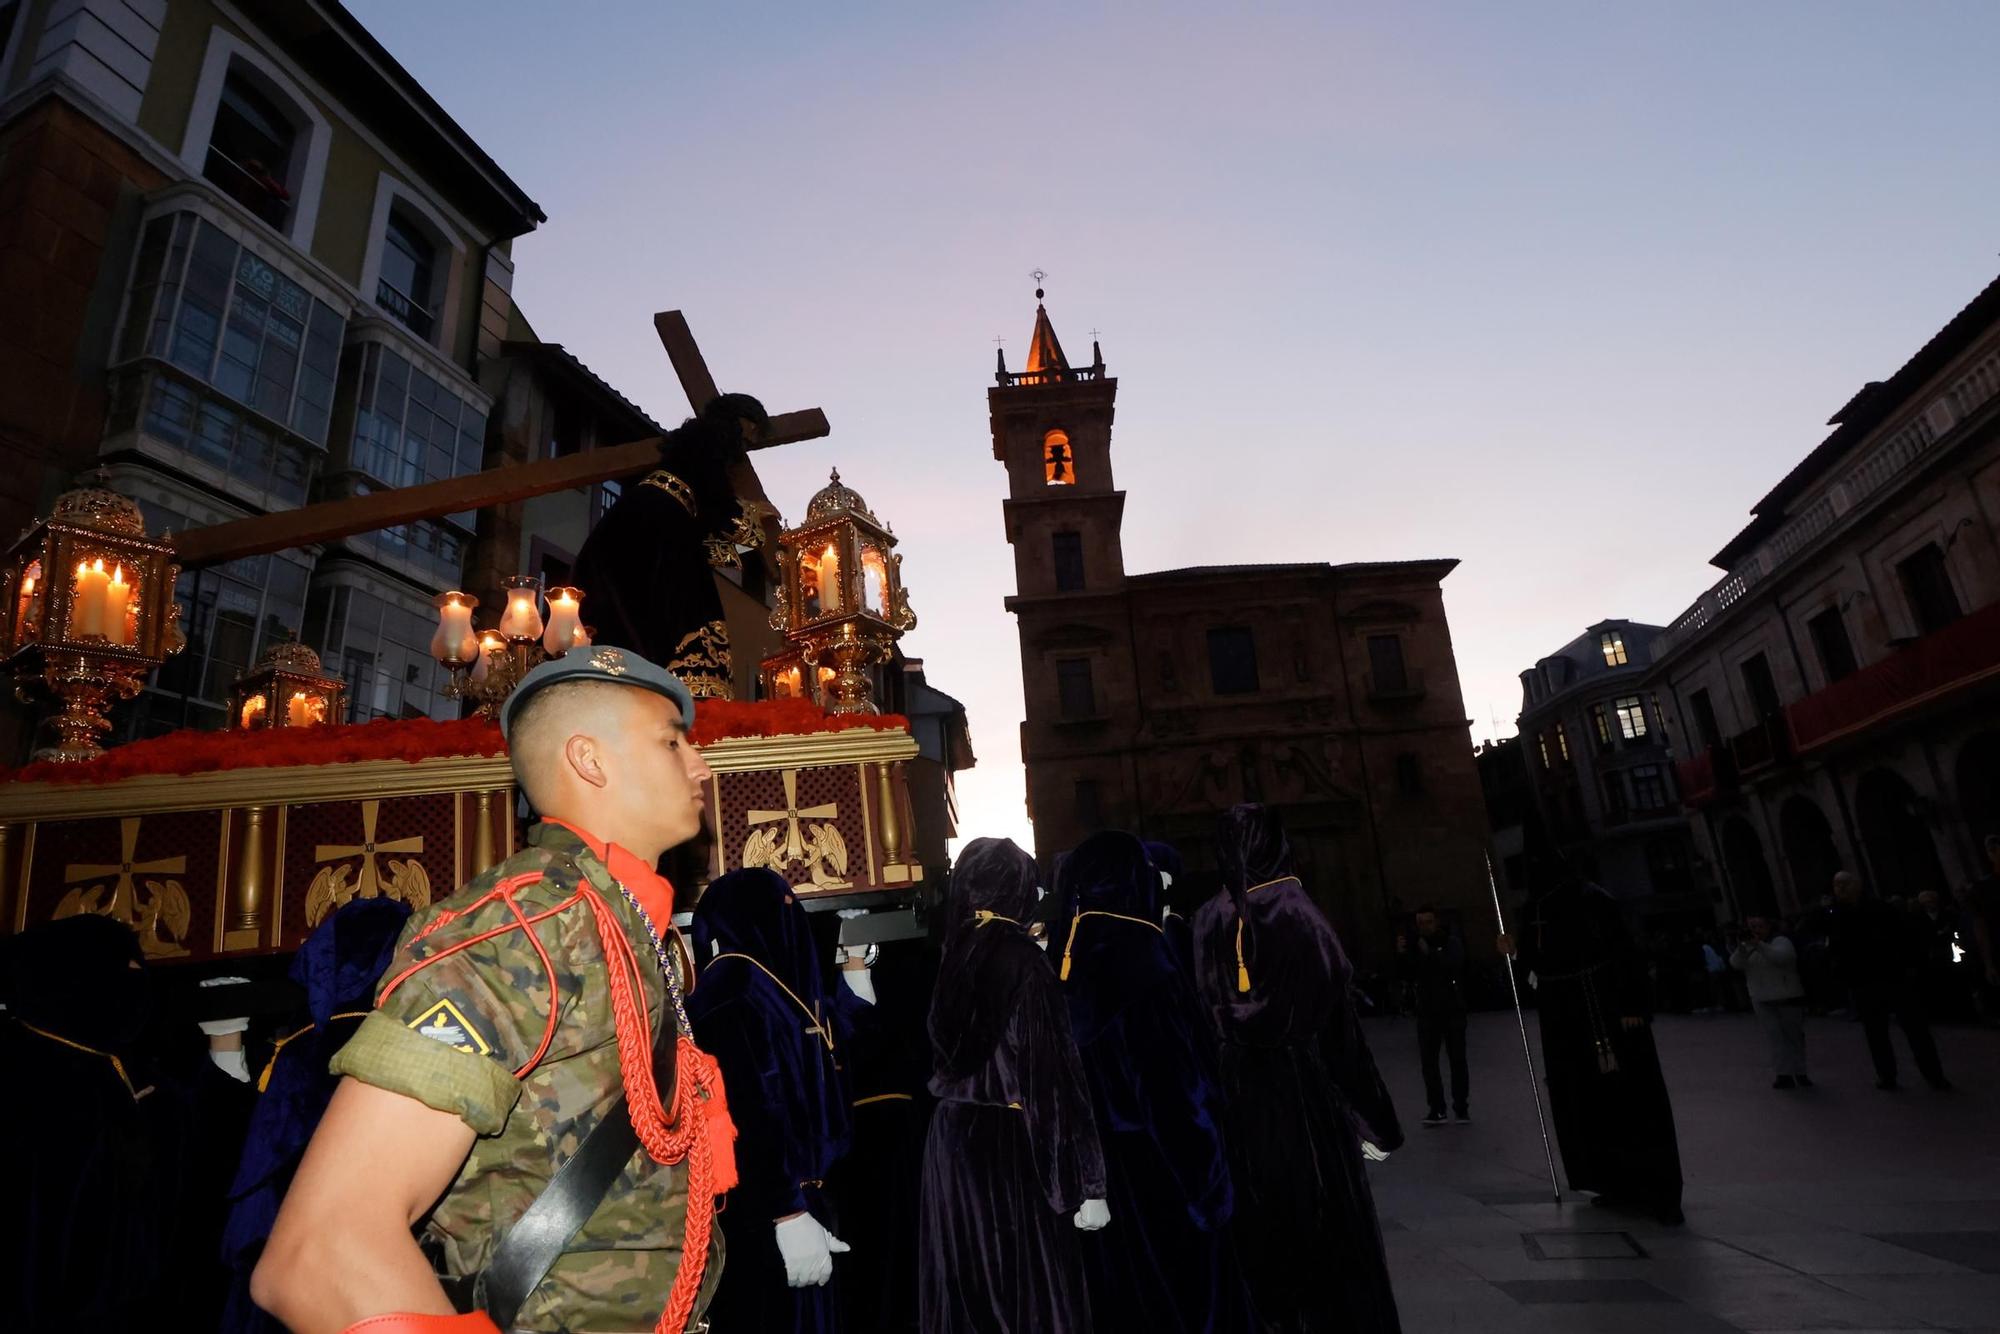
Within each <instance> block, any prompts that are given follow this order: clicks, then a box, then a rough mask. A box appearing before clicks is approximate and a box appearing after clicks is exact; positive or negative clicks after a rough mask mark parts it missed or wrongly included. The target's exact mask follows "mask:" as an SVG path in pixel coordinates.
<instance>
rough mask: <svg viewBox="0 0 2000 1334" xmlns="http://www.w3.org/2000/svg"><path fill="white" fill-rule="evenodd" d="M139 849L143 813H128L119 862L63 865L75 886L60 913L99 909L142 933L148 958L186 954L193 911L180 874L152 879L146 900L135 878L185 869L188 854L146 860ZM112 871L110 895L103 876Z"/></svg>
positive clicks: (122, 828)
mask: <svg viewBox="0 0 2000 1334" xmlns="http://www.w3.org/2000/svg"><path fill="white" fill-rule="evenodd" d="M138 851H139V819H138V817H137V816H127V817H126V818H125V819H122V820H120V821H119V822H118V864H117V865H115V866H112V865H91V864H88V863H76V864H74V865H70V866H65V867H63V883H65V884H67V885H69V886H70V887H71V888H70V890H69V892H68V893H66V894H64V895H63V896H62V898H61V899H60V900H59V901H58V902H57V903H56V911H55V915H56V916H57V917H58V918H61V917H74V916H76V915H78V914H79V913H94V914H96V915H97V916H99V917H109V918H110V919H111V920H112V921H114V922H123V923H124V924H125V925H126V926H129V927H131V928H132V930H133V931H134V932H135V933H136V934H137V935H138V937H139V948H140V950H141V951H142V952H143V953H144V954H145V956H146V957H147V958H149V959H171V958H176V957H178V956H180V955H183V954H186V953H187V947H186V946H185V945H183V944H182V943H181V942H182V941H185V940H186V939H187V933H188V923H189V920H190V919H191V918H192V917H193V915H194V910H193V908H192V907H191V906H190V904H189V903H188V896H187V890H186V889H185V888H184V887H183V886H182V885H181V882H180V881H178V880H173V879H164V878H163V879H159V880H148V881H146V889H147V891H148V892H147V896H146V898H145V899H144V900H143V901H142V900H141V899H140V898H139V890H138V887H137V886H136V885H135V884H134V883H133V878H134V877H135V876H142V875H143V876H161V877H171V876H176V875H186V874H187V858H186V857H157V858H155V859H153V860H152V861H149V862H142V861H138V860H136V857H137V854H138ZM112 876H116V877H117V879H116V880H113V881H112V884H111V889H110V895H109V897H106V894H105V886H104V883H103V882H104V881H105V880H106V879H107V878H109V877H112ZM162 927H164V928H165V935H164V936H163V935H162V933H161V928H162ZM165 936H171V937H173V939H171V940H168V939H166V938H165Z"/></svg>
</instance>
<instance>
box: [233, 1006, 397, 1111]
mask: <svg viewBox="0 0 2000 1334" xmlns="http://www.w3.org/2000/svg"><path fill="white" fill-rule="evenodd" d="M368 1013H369V1012H368V1011H367V1010H343V1011H342V1012H341V1013H339V1014H330V1015H328V1016H327V1017H326V1021H327V1022H328V1023H329V1024H330V1023H332V1022H333V1021H334V1020H336V1019H366V1018H367V1017H368ZM318 1027H319V1025H318V1024H307V1025H306V1026H305V1027H304V1028H301V1029H298V1030H296V1031H294V1032H291V1033H287V1034H285V1036H283V1037H281V1038H279V1039H278V1040H277V1041H276V1042H274V1043H272V1044H271V1059H270V1060H268V1061H266V1062H264V1069H263V1071H262V1072H261V1073H260V1074H258V1076H257V1091H258V1092H259V1093H262V1092H263V1091H264V1090H265V1089H268V1088H270V1087H271V1072H272V1071H273V1070H275V1069H277V1068H278V1053H279V1052H281V1051H283V1050H284V1049H285V1044H286V1043H287V1042H290V1041H291V1040H292V1039H294V1038H302V1037H304V1036H305V1035H306V1034H308V1033H310V1032H312V1031H313V1030H314V1029H316V1028H318Z"/></svg>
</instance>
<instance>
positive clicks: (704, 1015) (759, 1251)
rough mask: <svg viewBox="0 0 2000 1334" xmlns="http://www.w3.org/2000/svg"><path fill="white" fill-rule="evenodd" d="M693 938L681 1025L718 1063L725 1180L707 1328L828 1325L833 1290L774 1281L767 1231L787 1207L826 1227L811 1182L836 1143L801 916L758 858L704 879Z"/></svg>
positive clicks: (826, 1051)
mask: <svg viewBox="0 0 2000 1334" xmlns="http://www.w3.org/2000/svg"><path fill="white" fill-rule="evenodd" d="M694 940H695V954H696V957H697V959H698V960H699V962H700V965H701V977H700V980H699V981H698V982H697V983H696V984H695V988H694V990H693V991H692V992H691V993H689V995H688V998H687V1011H688V1022H689V1023H690V1024H691V1025H693V1027H694V1036H695V1041H696V1042H697V1043H699V1044H700V1046H701V1049H702V1050H703V1051H705V1052H708V1053H709V1054H710V1055H712V1056H714V1057H715V1059H716V1062H717V1064H719V1065H720V1066H721V1067H722V1081H723V1087H724V1088H725V1089H727V1090H728V1093H729V1114H730V1117H731V1118H732V1119H733V1120H734V1121H735V1122H736V1169H737V1174H738V1177H739V1180H738V1183H737V1185H736V1188H735V1189H734V1190H732V1191H730V1192H729V1195H728V1203H727V1207H726V1208H725V1209H724V1210H723V1212H722V1213H720V1214H719V1215H718V1216H717V1221H718V1222H719V1223H720V1224H721V1226H722V1233H723V1241H724V1243H725V1245H726V1246H727V1248H728V1249H727V1252H726V1257H727V1258H726V1259H725V1261H724V1264H723V1268H722V1281H721V1283H720V1285H719V1286H718V1287H717V1289H716V1293H715V1302H714V1304H713V1305H712V1306H711V1307H710V1308H709V1323H710V1324H711V1325H713V1326H714V1328H715V1329H716V1331H717V1334H737V1332H738V1331H743V1332H744V1334H749V1332H750V1331H758V1334H763V1332H764V1331H769V1332H770V1334H828V1332H829V1331H832V1330H836V1329H838V1328H840V1321H839V1315H838V1308H837V1305H836V1301H835V1294H834V1290H833V1287H832V1286H831V1284H829V1283H824V1282H822V1283H819V1284H814V1285H811V1286H803V1287H790V1286H788V1284H787V1277H786V1257H785V1255H784V1253H783V1251H782V1250H781V1245H782V1243H781V1242H780V1240H779V1231H778V1222H779V1220H781V1219H790V1218H796V1217H797V1216H798V1215H800V1214H805V1215H807V1216H808V1219H809V1220H816V1221H817V1223H818V1224H819V1225H821V1226H823V1227H826V1228H831V1227H832V1225H833V1223H834V1221H835V1220H834V1219H833V1217H832V1214H831V1212H830V1210H829V1209H828V1206H827V1201H826V1198H825V1192H824V1183H825V1181H826V1178H827V1175H828V1173H829V1172H830V1171H831V1169H832V1167H833V1165H834V1163H835V1162H837V1161H838V1160H839V1159H840V1157H841V1156H842V1155H843V1154H844V1153H845V1152H846V1151H847V1144H848V1134H849V1129H848V1106H847V1103H848V1099H847V1095H846V1092H845V1089H844V1088H843V1086H842V1082H841V1079H840V1072H839V1070H838V1068H837V1066H836V1062H835V1043H834V1040H833V1037H832V1028H831V1026H830V1024H829V1022H828V1020H827V1017H826V1007H825V1000H824V984H823V982H822V978H821V973H820V968H819V958H818V954H817V951H816V949H815V947H814V945H813V940H812V930H811V925H810V923H809V922H808V921H807V919H806V911H805V909H804V907H802V906H801V905H800V904H799V903H798V901H797V897H796V896H795V895H794V894H793V893H792V889H791V886H790V885H788V884H786V883H785V879H784V877H783V876H780V875H779V874H778V873H777V872H775V871H773V870H771V869H769V868H768V867H760V868H757V869H755V870H746V871H732V872H730V873H729V874H728V875H725V876H722V877H721V878H719V879H717V880H715V881H714V882H712V883H711V884H710V885H709V886H708V888H707V889H706V890H705V891H704V892H703V893H702V896H701V902H700V903H698V904H696V905H695V910H694ZM792 1226H793V1228H796V1227H797V1226H798V1225H797V1224H794V1225H792ZM834 1268H835V1270H836V1273H837V1271H838V1268H839V1266H838V1265H837V1264H836V1265H835V1266H834Z"/></svg>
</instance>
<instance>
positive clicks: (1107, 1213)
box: [1072, 1200, 1111, 1232]
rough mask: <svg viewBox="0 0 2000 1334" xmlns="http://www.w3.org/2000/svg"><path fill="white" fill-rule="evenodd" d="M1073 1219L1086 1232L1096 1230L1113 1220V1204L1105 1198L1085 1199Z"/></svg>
mask: <svg viewBox="0 0 2000 1334" xmlns="http://www.w3.org/2000/svg"><path fill="white" fill-rule="evenodd" d="M1072 1221H1073V1222H1075V1224H1076V1225H1077V1227H1078V1228H1079V1229H1080V1230H1082V1231H1084V1232H1095V1231H1097V1230H1098V1229H1099V1228H1101V1227H1103V1226H1104V1225H1105V1224H1107V1223H1109V1222H1110V1221H1111V1206H1110V1205H1108V1204H1106V1203H1105V1202H1104V1201H1103V1200H1085V1201H1084V1202H1083V1208H1081V1209H1078V1210H1077V1211H1076V1217H1075V1219H1073V1220H1072Z"/></svg>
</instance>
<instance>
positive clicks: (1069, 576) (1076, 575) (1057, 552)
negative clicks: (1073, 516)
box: [1049, 532, 1083, 593]
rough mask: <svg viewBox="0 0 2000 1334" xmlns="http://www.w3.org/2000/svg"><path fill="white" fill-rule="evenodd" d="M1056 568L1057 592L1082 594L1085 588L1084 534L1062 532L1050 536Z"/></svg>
mask: <svg viewBox="0 0 2000 1334" xmlns="http://www.w3.org/2000/svg"><path fill="white" fill-rule="evenodd" d="M1049 540H1050V544H1051V546H1052V548H1053V550H1052V553H1051V554H1052V555H1053V556H1054V558H1055V567H1056V591H1057V592H1058V593H1075V592H1080V591H1081V590H1082V588H1083V534H1082V533H1072V532H1061V533H1052V534H1050V538H1049Z"/></svg>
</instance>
